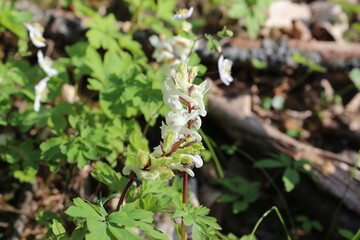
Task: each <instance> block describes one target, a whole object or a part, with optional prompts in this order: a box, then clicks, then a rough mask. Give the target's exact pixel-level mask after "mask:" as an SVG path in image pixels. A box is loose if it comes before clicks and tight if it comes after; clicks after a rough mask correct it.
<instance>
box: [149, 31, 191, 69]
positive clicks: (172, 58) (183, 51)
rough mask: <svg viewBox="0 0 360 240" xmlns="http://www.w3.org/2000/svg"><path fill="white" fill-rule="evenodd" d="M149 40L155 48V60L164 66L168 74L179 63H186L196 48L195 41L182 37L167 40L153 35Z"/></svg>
mask: <svg viewBox="0 0 360 240" xmlns="http://www.w3.org/2000/svg"><path fill="white" fill-rule="evenodd" d="M149 40H150V43H151V45H153V47H154V48H155V51H154V53H153V55H152V56H153V58H155V60H156V61H157V62H159V63H160V64H162V65H163V67H164V68H165V70H169V71H167V72H170V69H173V68H174V66H176V65H178V64H179V63H181V62H183V61H186V60H187V58H188V56H189V55H190V53H191V50H194V49H195V47H196V46H195V45H194V41H193V40H190V39H187V38H184V37H181V36H174V37H172V38H171V39H169V40H167V39H160V38H159V37H158V36H156V35H153V36H151V37H150V38H149Z"/></svg>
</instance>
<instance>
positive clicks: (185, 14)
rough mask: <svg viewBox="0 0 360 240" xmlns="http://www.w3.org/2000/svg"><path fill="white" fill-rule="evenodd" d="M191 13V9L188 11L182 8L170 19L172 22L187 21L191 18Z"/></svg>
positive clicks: (192, 9)
mask: <svg viewBox="0 0 360 240" xmlns="http://www.w3.org/2000/svg"><path fill="white" fill-rule="evenodd" d="M193 11H194V8H193V7H191V8H189V9H186V8H182V9H180V10H178V11H177V12H176V14H175V15H174V16H173V17H172V20H175V21H178V20H184V19H187V18H189V17H191V15H192V13H193Z"/></svg>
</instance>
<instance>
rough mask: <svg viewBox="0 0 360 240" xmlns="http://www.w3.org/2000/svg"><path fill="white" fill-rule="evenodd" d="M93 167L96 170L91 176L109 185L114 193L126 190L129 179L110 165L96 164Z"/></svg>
mask: <svg viewBox="0 0 360 240" xmlns="http://www.w3.org/2000/svg"><path fill="white" fill-rule="evenodd" d="M92 166H93V167H94V168H95V170H94V171H93V172H92V173H91V176H93V177H94V178H96V179H97V180H98V181H100V182H102V183H104V184H106V185H108V186H109V188H110V189H111V190H112V191H115V192H121V191H122V190H123V189H124V187H125V185H126V183H127V182H128V179H127V178H124V177H122V175H121V174H120V173H118V172H115V171H114V170H113V169H112V168H111V167H110V166H109V165H108V164H106V163H104V162H96V163H95V164H93V165H92Z"/></svg>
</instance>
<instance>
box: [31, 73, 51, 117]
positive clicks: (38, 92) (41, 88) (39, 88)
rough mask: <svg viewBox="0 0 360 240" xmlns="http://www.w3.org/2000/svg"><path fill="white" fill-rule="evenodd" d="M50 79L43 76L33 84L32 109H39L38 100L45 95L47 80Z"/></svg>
mask: <svg viewBox="0 0 360 240" xmlns="http://www.w3.org/2000/svg"><path fill="white" fill-rule="evenodd" d="M49 80H50V78H49V77H46V78H43V79H41V80H40V82H38V84H36V86H35V101H34V111H35V112H39V111H40V102H41V100H42V99H43V98H44V97H45V94H46V86H47V83H48V81H49Z"/></svg>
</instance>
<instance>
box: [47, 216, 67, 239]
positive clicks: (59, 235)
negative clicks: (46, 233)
mask: <svg viewBox="0 0 360 240" xmlns="http://www.w3.org/2000/svg"><path fill="white" fill-rule="evenodd" d="M51 229H52V231H53V233H54V236H55V238H56V239H57V240H66V239H67V237H66V231H65V228H64V226H63V225H62V224H61V223H59V222H58V221H57V220H56V219H53V223H52V225H51Z"/></svg>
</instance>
